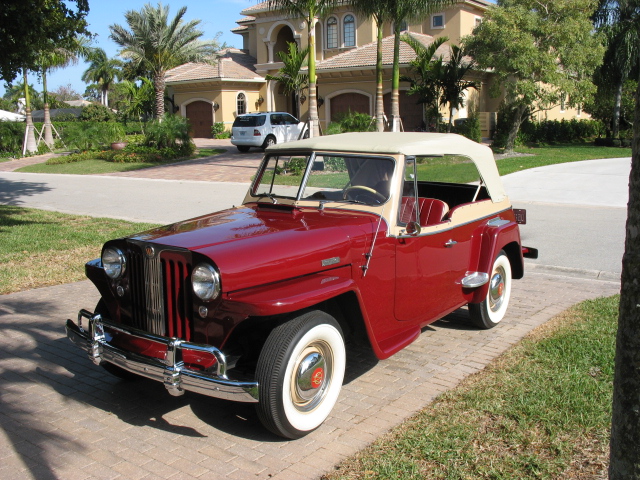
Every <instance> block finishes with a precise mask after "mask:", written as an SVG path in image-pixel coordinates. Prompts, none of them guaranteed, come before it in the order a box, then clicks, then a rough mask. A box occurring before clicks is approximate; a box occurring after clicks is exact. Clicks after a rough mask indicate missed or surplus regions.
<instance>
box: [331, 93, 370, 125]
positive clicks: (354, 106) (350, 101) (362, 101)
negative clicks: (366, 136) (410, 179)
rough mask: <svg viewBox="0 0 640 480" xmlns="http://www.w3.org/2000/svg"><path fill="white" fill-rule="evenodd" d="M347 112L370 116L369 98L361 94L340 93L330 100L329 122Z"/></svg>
mask: <svg viewBox="0 0 640 480" xmlns="http://www.w3.org/2000/svg"><path fill="white" fill-rule="evenodd" d="M349 112H360V113H366V114H370V113H371V112H370V111H369V97H367V96H366V95H362V94H361V93H342V94H340V95H337V96H335V97H333V98H332V99H331V121H332V122H335V121H336V120H338V119H339V118H340V117H341V116H342V115H344V114H346V113H349Z"/></svg>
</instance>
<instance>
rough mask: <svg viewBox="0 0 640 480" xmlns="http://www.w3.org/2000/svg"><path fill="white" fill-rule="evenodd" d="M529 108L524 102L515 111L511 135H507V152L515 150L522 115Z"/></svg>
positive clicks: (505, 148) (505, 149)
mask: <svg viewBox="0 0 640 480" xmlns="http://www.w3.org/2000/svg"><path fill="white" fill-rule="evenodd" d="M526 110H527V106H526V105H524V104H519V105H518V106H516V108H515V109H514V111H513V121H512V122H511V130H509V135H508V137H507V144H506V145H505V147H504V151H505V153H511V152H513V149H514V148H515V145H516V138H517V137H518V132H519V131H520V125H521V124H522V116H523V115H524V112H525V111H526Z"/></svg>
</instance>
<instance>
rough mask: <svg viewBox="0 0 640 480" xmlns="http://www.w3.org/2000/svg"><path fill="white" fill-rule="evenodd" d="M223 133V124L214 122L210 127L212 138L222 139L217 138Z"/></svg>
mask: <svg viewBox="0 0 640 480" xmlns="http://www.w3.org/2000/svg"><path fill="white" fill-rule="evenodd" d="M224 133H225V129H224V122H216V123H214V124H213V125H212V126H211V135H213V138H224V137H219V136H218V135H222V134H224ZM227 138H228V137H227Z"/></svg>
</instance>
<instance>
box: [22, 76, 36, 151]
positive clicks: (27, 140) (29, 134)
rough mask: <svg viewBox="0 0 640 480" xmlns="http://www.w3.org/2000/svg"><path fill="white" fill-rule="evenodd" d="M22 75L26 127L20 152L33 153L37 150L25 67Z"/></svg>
mask: <svg viewBox="0 0 640 480" xmlns="http://www.w3.org/2000/svg"><path fill="white" fill-rule="evenodd" d="M22 74H23V76H24V103H25V114H26V116H27V119H26V120H27V127H26V130H25V135H24V143H23V145H22V154H23V155H24V154H25V153H27V152H28V153H35V152H37V151H38V144H37V143H36V135H35V131H34V130H35V129H34V127H33V119H32V118H31V98H30V96H29V83H28V82H27V69H26V68H25V69H23V70H22Z"/></svg>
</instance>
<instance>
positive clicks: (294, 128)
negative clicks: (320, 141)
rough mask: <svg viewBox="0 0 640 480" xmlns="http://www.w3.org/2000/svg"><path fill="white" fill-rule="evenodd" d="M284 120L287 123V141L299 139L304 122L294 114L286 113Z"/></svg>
mask: <svg viewBox="0 0 640 480" xmlns="http://www.w3.org/2000/svg"><path fill="white" fill-rule="evenodd" d="M283 117H284V121H285V124H286V125H287V141H288V142H291V141H294V140H298V138H299V137H300V132H301V131H302V127H301V126H302V125H304V124H303V123H300V122H298V119H297V118H296V117H294V116H293V115H289V114H284V115H283Z"/></svg>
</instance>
